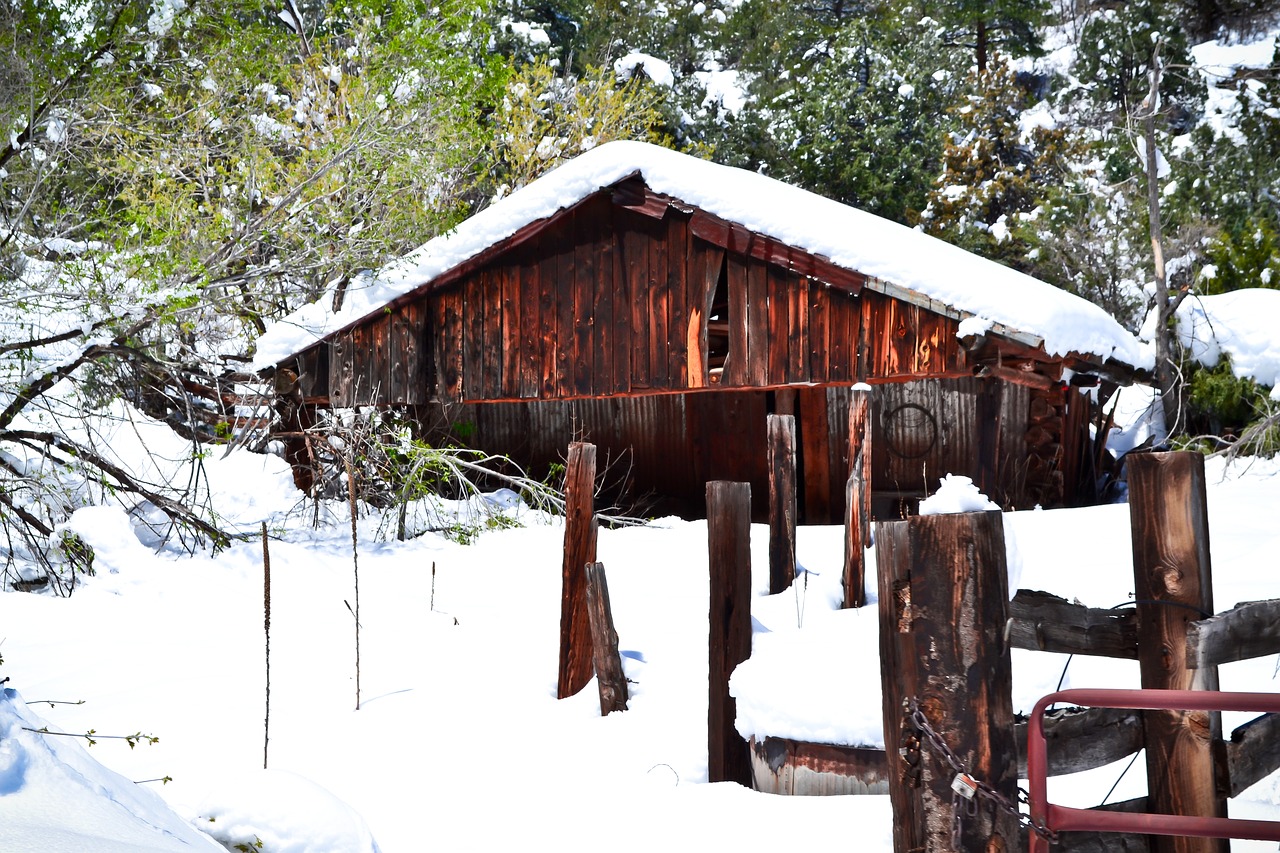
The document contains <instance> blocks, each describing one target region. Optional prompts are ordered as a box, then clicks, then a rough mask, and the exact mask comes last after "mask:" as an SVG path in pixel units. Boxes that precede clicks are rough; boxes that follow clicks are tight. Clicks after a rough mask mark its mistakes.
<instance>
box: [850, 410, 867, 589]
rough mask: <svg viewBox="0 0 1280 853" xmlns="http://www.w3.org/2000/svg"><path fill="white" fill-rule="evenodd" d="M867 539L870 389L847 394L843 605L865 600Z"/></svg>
mask: <svg viewBox="0 0 1280 853" xmlns="http://www.w3.org/2000/svg"><path fill="white" fill-rule="evenodd" d="M870 542H871V391H870V389H867V388H854V389H853V391H852V392H851V393H850V395H849V479H848V480H847V481H846V483H845V489H844V606H845V607H861V606H863V605H864V604H866V603H867V581H866V578H867V550H866V549H867V546H868V545H869V544H870Z"/></svg>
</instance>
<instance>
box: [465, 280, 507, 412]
mask: <svg viewBox="0 0 1280 853" xmlns="http://www.w3.org/2000/svg"><path fill="white" fill-rule="evenodd" d="M493 282H494V275H493V271H492V270H491V269H488V268H485V269H480V270H476V271H475V272H473V273H472V274H471V275H469V276H467V277H466V278H464V279H463V280H462V282H461V283H460V285H459V291H460V293H461V294H462V329H463V332H462V340H461V343H462V389H463V394H465V395H466V398H467V399H468V400H483V399H485V398H487V397H491V396H493V395H497V394H498V393H499V392H500V390H501V385H500V382H501V378H500V377H501V372H502V362H501V360H500V357H501V355H502V353H501V350H500V349H499V346H498V345H499V343H500V342H499V341H498V340H496V339H494V337H493V330H492V329H486V326H487V325H488V326H496V327H497V330H498V332H499V333H500V332H501V323H502V317H501V316H500V315H499V314H498V307H499V306H498V305H497V304H496V303H494V302H492V301H490V300H489V299H488V298H486V297H489V296H490V294H489V293H486V290H487V289H488V288H487V287H486V285H491V284H492V283H493ZM486 332H489V337H490V340H489V342H488V343H489V345H490V347H491V349H489V350H486V348H485V343H486V341H485V333H486ZM486 356H491V357H494V358H495V359H498V360H496V361H495V362H494V364H493V367H492V369H491V370H489V371H486V370H485V357H486ZM486 374H487V375H486Z"/></svg>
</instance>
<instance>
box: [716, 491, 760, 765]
mask: <svg viewBox="0 0 1280 853" xmlns="http://www.w3.org/2000/svg"><path fill="white" fill-rule="evenodd" d="M707 545H708V552H709V563H710V570H711V599H710V620H709V621H710V634H709V637H708V652H709V661H708V664H709V666H708V702H707V778H708V781H710V782H737V783H739V784H741V785H750V784H751V761H750V756H749V754H748V749H747V742H746V741H745V740H743V739H742V736H741V735H740V734H738V730H737V728H735V726H734V722H735V720H736V719H737V716H738V705H737V702H736V701H735V700H734V698H733V697H732V696H731V695H729V676H730V675H732V674H733V670H734V668H735V667H737V665H738V664H740V663H742V662H743V661H744V660H746V659H747V658H749V657H750V656H751V484H750V483H730V482H726V481H724V480H712V481H711V482H709V483H707Z"/></svg>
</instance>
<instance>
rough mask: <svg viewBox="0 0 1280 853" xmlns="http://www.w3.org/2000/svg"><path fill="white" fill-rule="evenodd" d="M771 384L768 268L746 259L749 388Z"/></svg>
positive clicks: (761, 262)
mask: <svg viewBox="0 0 1280 853" xmlns="http://www.w3.org/2000/svg"><path fill="white" fill-rule="evenodd" d="M768 382H769V267H768V264H766V263H765V262H764V261H761V260H757V259H756V258H753V257H749V258H747V384H749V385H752V386H754V387H756V388H762V387H764V386H765V385H767V384H768Z"/></svg>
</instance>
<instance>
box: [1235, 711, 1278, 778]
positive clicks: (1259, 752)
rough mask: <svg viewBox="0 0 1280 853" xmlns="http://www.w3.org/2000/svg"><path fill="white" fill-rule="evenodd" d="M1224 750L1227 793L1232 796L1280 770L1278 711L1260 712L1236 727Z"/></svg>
mask: <svg viewBox="0 0 1280 853" xmlns="http://www.w3.org/2000/svg"><path fill="white" fill-rule="evenodd" d="M1226 751H1227V796H1229V797H1235V796H1238V795H1239V794H1240V793H1242V792H1243V791H1244V790H1245V789H1246V788H1248V787H1249V786H1250V785H1253V784H1254V783H1255V782H1260V781H1261V780H1263V779H1265V778H1266V777H1268V776H1270V775H1271V774H1272V773H1274V772H1275V771H1276V770H1277V769H1280V714H1263V715H1262V716H1261V717H1255V718H1254V719H1252V720H1250V721H1249V722H1247V723H1245V724H1244V725H1243V726H1240V727H1239V728H1237V729H1236V730H1235V731H1233V732H1232V733H1231V739H1230V740H1228V741H1227V744H1226Z"/></svg>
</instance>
